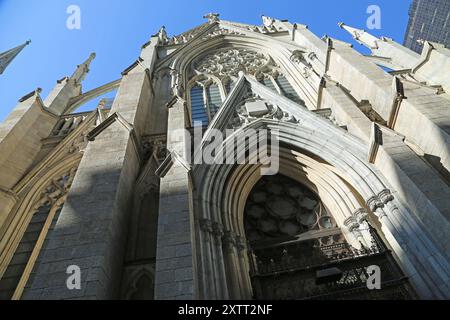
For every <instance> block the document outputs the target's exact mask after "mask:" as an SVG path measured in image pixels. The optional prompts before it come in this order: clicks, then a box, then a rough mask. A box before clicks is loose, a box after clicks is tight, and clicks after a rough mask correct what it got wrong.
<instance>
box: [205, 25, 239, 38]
mask: <svg viewBox="0 0 450 320" xmlns="http://www.w3.org/2000/svg"><path fill="white" fill-rule="evenodd" d="M230 35H234V36H242V35H243V34H242V33H239V32H236V31H233V30H228V29H223V28H220V27H217V28H216V29H214V30H213V31H211V32H209V33H208V34H207V35H206V36H204V37H203V40H208V39H212V38H216V37H220V36H230Z"/></svg>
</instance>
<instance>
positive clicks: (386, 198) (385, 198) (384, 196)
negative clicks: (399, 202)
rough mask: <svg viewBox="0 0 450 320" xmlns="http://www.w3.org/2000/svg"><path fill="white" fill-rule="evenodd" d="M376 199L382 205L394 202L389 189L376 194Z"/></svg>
mask: <svg viewBox="0 0 450 320" xmlns="http://www.w3.org/2000/svg"><path fill="white" fill-rule="evenodd" d="M378 198H380V200H381V201H382V202H383V203H384V204H388V203H389V202H391V201H392V200H394V196H393V195H392V193H391V191H390V190H389V189H384V190H383V191H381V192H380V193H379V194H378Z"/></svg>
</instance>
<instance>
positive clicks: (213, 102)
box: [206, 83, 222, 119]
mask: <svg viewBox="0 0 450 320" xmlns="http://www.w3.org/2000/svg"><path fill="white" fill-rule="evenodd" d="M206 95H207V97H208V109H209V112H210V116H211V119H212V118H214V116H215V115H216V113H217V111H219V108H220V106H221V105H222V97H221V96H220V90H219V86H218V85H217V84H215V83H214V84H211V85H210V86H209V87H208V88H207V89H206Z"/></svg>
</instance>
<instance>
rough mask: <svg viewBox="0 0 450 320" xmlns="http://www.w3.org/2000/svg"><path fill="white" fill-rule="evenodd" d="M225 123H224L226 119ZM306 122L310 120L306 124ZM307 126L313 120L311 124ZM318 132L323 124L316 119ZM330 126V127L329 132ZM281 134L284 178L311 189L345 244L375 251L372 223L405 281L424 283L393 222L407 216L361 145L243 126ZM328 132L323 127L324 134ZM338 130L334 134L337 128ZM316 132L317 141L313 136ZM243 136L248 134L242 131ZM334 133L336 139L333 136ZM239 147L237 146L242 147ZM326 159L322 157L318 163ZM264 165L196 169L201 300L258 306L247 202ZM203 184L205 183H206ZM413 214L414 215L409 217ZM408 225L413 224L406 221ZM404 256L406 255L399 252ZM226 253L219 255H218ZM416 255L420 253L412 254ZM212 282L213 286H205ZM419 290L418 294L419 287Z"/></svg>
mask: <svg viewBox="0 0 450 320" xmlns="http://www.w3.org/2000/svg"><path fill="white" fill-rule="evenodd" d="M219 120H220V119H219ZM304 120H305V119H304ZM305 121H306V120H305ZM311 121H312V122H315V123H316V125H319V123H320V121H319V120H318V119H316V118H312V119H311ZM320 125H321V124H320ZM324 127H325V126H324ZM247 128H253V129H255V128H266V129H269V130H277V131H278V138H277V139H278V140H279V142H280V156H279V158H280V170H279V173H280V174H282V175H285V176H287V177H290V178H292V179H294V180H296V181H297V182H299V183H302V184H303V185H305V186H307V187H308V188H309V189H310V190H313V191H314V192H315V193H316V194H317V195H319V196H320V199H321V201H322V202H323V203H324V205H325V206H326V208H327V209H329V210H330V211H331V212H333V218H334V220H335V221H336V224H337V226H338V227H340V228H341V231H342V234H343V235H344V237H345V239H346V241H347V242H348V243H349V245H351V246H352V247H353V248H355V249H356V250H360V249H362V246H361V244H362V245H363V246H364V247H365V248H370V247H371V243H372V240H371V239H372V237H371V235H370V229H369V226H368V223H367V218H368V216H371V217H372V218H371V219H373V220H374V221H376V225H374V227H376V228H377V232H378V233H379V234H380V236H382V237H385V238H386V239H388V242H387V243H386V244H387V245H389V247H392V249H394V247H395V251H394V250H393V252H395V258H396V259H397V260H398V261H399V262H400V265H401V266H402V268H404V269H403V271H404V272H405V274H406V276H410V280H411V282H412V283H413V284H414V285H416V284H417V283H420V282H421V281H423V280H421V279H419V278H416V276H417V274H416V273H414V274H413V276H411V273H410V270H408V269H405V266H407V265H408V264H409V263H408V261H407V259H410V257H407V256H405V255H404V253H403V252H402V250H403V248H405V247H403V248H400V247H399V246H398V245H397V242H398V241H401V242H402V243H404V245H406V243H408V240H407V239H405V238H403V235H402V233H403V232H404V231H400V230H399V228H403V227H402V226H399V225H396V226H395V227H394V226H393V222H392V221H391V219H392V217H393V216H396V215H398V214H400V215H405V210H407V209H405V208H404V207H403V206H402V205H401V203H399V202H398V201H397V200H396V199H395V198H394V197H393V196H392V194H391V193H390V191H389V190H388V188H387V187H386V184H385V183H384V182H383V180H382V179H381V178H380V175H379V174H378V173H377V172H376V170H374V169H373V167H371V166H370V165H369V164H367V163H366V162H365V161H364V160H363V159H362V157H361V154H360V152H361V151H360V150H359V147H358V144H357V143H355V141H352V140H351V139H350V140H347V139H348V138H349V137H348V136H340V135H337V136H336V135H333V133H332V132H327V131H328V129H327V128H326V127H325V128H323V130H314V129H311V128H309V125H308V127H307V126H299V125H298V124H295V123H289V122H280V121H276V120H271V119H264V120H262V119H260V120H257V121H254V122H251V123H250V124H247V125H246V126H245V127H244V130H246V129H247ZM321 129H322V128H321ZM330 131H331V129H330ZM313 132H314V139H312V138H311V134H312V133H313ZM238 134H243V133H242V132H239V133H238ZM334 134H335V133H334ZM247 147H248V146H247ZM236 148H237V146H236ZM319 154H320V156H318V155H319ZM261 168H262V167H261V166H260V165H251V164H247V165H223V164H222V165H210V166H196V167H195V168H194V172H195V173H196V175H197V174H198V177H199V178H198V180H197V178H196V179H195V181H194V184H195V185H196V195H195V198H194V210H195V211H194V212H197V215H198V221H199V228H198V233H197V238H196V239H197V244H198V247H199V248H200V250H199V251H198V253H197V254H198V260H197V261H199V270H200V274H201V277H202V278H201V279H200V280H199V283H200V286H201V288H200V290H203V291H201V295H202V296H204V297H207V298H208V299H215V298H233V299H251V298H252V297H253V288H252V283H251V279H250V277H249V276H248V275H249V274H250V261H249V258H248V246H247V240H246V235H245V226H244V213H245V207H246V203H247V199H248V197H249V195H250V193H251V191H252V190H253V188H254V186H255V185H256V184H257V183H258V181H259V180H260V179H261V176H262V175H261ZM200 182H201V183H200ZM406 212H407V211H406ZM405 219H409V218H408V217H407V214H406V215H405ZM399 250H400V251H399ZM219 252H220V253H219ZM411 253H413V252H411ZM203 283H207V284H208V286H202V284H203ZM414 288H415V289H416V290H417V287H416V286H414Z"/></svg>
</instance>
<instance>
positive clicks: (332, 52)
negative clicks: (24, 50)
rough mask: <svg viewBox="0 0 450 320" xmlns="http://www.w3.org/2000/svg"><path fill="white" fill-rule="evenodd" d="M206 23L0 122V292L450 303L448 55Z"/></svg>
mask: <svg viewBox="0 0 450 320" xmlns="http://www.w3.org/2000/svg"><path fill="white" fill-rule="evenodd" d="M205 19H206V20H207V21H206V22H205V23H204V24H202V25H200V26H198V27H196V28H194V29H192V30H189V31H187V32H185V33H183V34H181V35H179V36H174V37H169V36H168V35H167V33H166V31H165V28H164V27H163V28H161V30H160V31H159V32H158V33H157V34H155V35H154V36H152V37H151V39H150V41H149V42H148V43H146V44H144V45H143V46H142V51H141V54H140V55H139V57H138V58H137V60H136V61H135V62H134V63H132V64H131V65H130V67H128V68H127V69H126V70H124V71H123V72H122V74H121V77H120V78H119V79H111V80H112V81H111V82H110V83H107V84H105V85H103V86H101V87H99V88H96V89H94V90H90V91H86V92H85V91H83V90H82V81H83V79H84V78H85V77H86V75H87V73H88V72H89V65H90V64H91V63H92V61H93V59H94V58H95V54H91V56H90V57H89V58H88V60H86V61H85V62H84V63H82V64H81V65H79V66H78V67H77V68H76V70H75V72H74V74H73V75H72V76H70V77H65V78H63V79H61V80H58V81H57V84H56V85H55V87H54V89H53V90H52V91H51V93H50V94H49V95H48V96H47V97H46V98H45V99H42V98H41V96H40V90H39V89H37V90H35V91H33V92H31V93H29V94H27V95H25V96H24V97H23V98H21V99H20V101H19V103H18V105H17V107H16V108H15V109H14V110H13V111H12V113H11V114H10V115H9V117H8V118H7V119H6V120H5V121H4V123H3V124H1V126H0V299H4V300H10V299H13V300H20V299H24V300H44V299H125V300H127V299H128V300H135V299H156V300H196V299H199V300H215V299H220V300H227V299H237V300H240V299H242V300H244V299H245V300H250V299H255V300H259V299H273V300H283V299H287V300H292V299H448V298H450V281H449V275H450V267H449V266H450V264H449V258H450V254H449V253H450V247H449V241H448V236H449V234H450V224H449V218H450V187H449V186H450V176H449V170H450V96H449V94H450V76H449V72H448V71H449V70H450V50H449V49H447V48H445V47H444V46H442V45H439V44H436V43H431V42H426V43H425V46H424V50H423V52H422V54H421V55H419V54H417V53H415V52H413V51H411V50H409V49H407V48H405V47H403V46H401V45H400V44H398V43H396V42H394V41H393V40H392V39H389V38H384V37H383V38H376V37H374V36H372V35H370V34H369V33H367V32H365V31H363V30H359V29H355V28H352V27H349V26H347V25H345V24H343V23H341V24H340V27H341V28H343V29H344V30H346V31H348V32H349V33H350V34H351V35H352V36H353V37H354V38H355V40H356V41H358V42H359V43H361V44H363V45H365V46H367V47H368V48H369V49H370V50H371V54H370V55H362V54H360V53H359V52H358V51H356V50H355V49H354V48H353V47H352V45H351V44H349V43H346V42H343V41H340V40H337V39H333V38H330V37H327V36H325V37H323V38H319V37H317V36H316V35H314V34H313V33H312V32H311V31H309V30H308V27H307V26H305V25H301V24H294V23H290V22H288V21H285V20H278V19H273V18H270V17H266V16H264V17H263V21H262V24H261V25H260V26H256V25H248V24H243V23H236V22H230V21H225V20H222V19H220V17H219V15H217V14H209V15H207V16H206V17H205ZM114 90H117V94H116V96H115V98H114V99H111V100H102V101H101V103H100V104H99V105H98V107H97V108H96V109H95V110H93V111H91V112H83V113H77V112H76V110H77V109H78V107H79V106H81V105H83V104H85V103H87V102H89V101H90V100H92V99H95V98H97V97H99V96H101V95H103V94H105V93H108V92H111V91H114ZM377 275H378V277H377ZM77 276H78V277H79V279H78V278H77Z"/></svg>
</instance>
